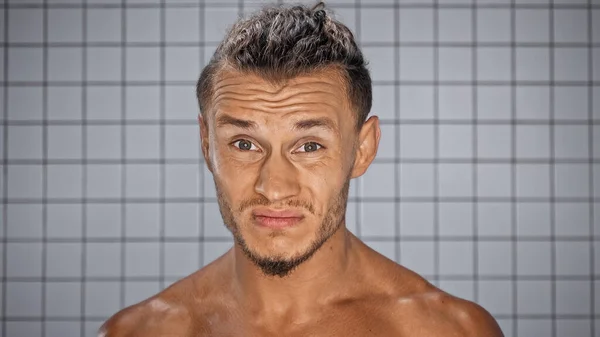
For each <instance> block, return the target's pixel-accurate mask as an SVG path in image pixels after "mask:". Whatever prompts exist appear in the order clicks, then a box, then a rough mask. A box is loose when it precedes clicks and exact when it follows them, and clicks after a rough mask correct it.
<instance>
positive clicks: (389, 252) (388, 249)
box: [365, 240, 396, 261]
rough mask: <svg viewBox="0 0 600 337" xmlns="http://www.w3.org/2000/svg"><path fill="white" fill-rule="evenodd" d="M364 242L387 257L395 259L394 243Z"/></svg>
mask: <svg viewBox="0 0 600 337" xmlns="http://www.w3.org/2000/svg"><path fill="white" fill-rule="evenodd" d="M365 244H366V245H367V246H369V247H371V248H372V249H373V250H375V251H376V252H378V253H379V254H381V255H383V256H385V257H387V258H388V259H390V260H392V261H395V260H396V243H395V242H389V241H368V240H365Z"/></svg>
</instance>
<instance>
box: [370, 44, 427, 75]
mask: <svg viewBox="0 0 600 337" xmlns="http://www.w3.org/2000/svg"><path fill="white" fill-rule="evenodd" d="M390 59H391V58H390ZM376 61H379V59H371V62H372V63H374V62H376ZM381 64H382V66H383V65H384V64H383V63H381ZM433 64H434V59H433V48H431V47H429V48H425V47H401V48H400V80H402V81H433V69H434V67H433ZM390 69H392V67H388V66H385V67H383V69H382V70H381V74H380V76H378V77H377V78H374V80H392V79H393V78H392V75H393V73H392V72H391V71H390ZM384 74H387V76H384Z"/></svg>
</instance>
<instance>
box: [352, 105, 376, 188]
mask: <svg viewBox="0 0 600 337" xmlns="http://www.w3.org/2000/svg"><path fill="white" fill-rule="evenodd" d="M380 138H381V129H380V128H379V118H378V117H377V116H371V117H370V118H369V119H368V120H367V121H366V122H365V123H364V124H363V126H362V128H361V129H360V132H359V134H358V142H357V146H356V155H355V157H354V166H353V167H352V175H351V177H352V178H357V177H360V176H362V175H363V174H364V173H365V172H366V171H367V168H369V165H371V162H373V159H375V155H377V149H378V148H379V139H380Z"/></svg>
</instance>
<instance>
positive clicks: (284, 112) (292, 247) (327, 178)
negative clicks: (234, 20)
mask: <svg viewBox="0 0 600 337" xmlns="http://www.w3.org/2000/svg"><path fill="white" fill-rule="evenodd" d="M214 87H215V92H214V95H213V101H212V102H211V109H210V111H209V112H207V113H206V115H205V116H204V119H203V120H202V121H201V126H202V137H203V151H205V152H204V153H205V156H206V158H207V162H208V165H209V167H210V169H211V171H212V173H213V177H214V181H215V186H216V189H217V195H218V201H219V207H220V210H221V214H222V216H223V220H224V222H225V225H226V226H227V227H228V228H229V230H230V231H231V232H232V233H233V235H234V238H235V240H236V243H237V244H238V245H239V246H240V247H241V248H242V250H243V251H244V252H245V253H246V255H247V256H248V257H249V258H250V259H251V260H252V261H254V262H255V263H256V264H257V265H258V266H259V267H260V268H261V269H262V270H263V272H265V274H270V275H279V276H284V275H286V274H287V273H288V272H289V271H291V270H292V269H293V268H294V267H295V266H296V265H298V264H300V263H302V262H303V261H305V260H306V259H308V258H309V257H310V256H311V255H312V254H313V253H314V252H315V251H316V250H317V249H318V248H319V247H320V246H321V245H322V244H323V243H324V242H325V241H326V240H327V239H328V238H329V237H330V236H331V235H333V234H334V232H335V231H336V230H337V229H338V228H339V226H340V225H341V224H342V223H343V220H344V214H345V210H346V202H347V196H348V186H349V179H350V177H351V172H352V167H353V164H354V159H355V152H356V144H357V139H358V136H359V134H358V132H357V131H356V128H355V123H356V117H355V114H354V111H353V110H351V108H350V105H349V102H348V99H347V96H346V89H345V87H344V86H343V84H342V83H341V82H340V77H339V76H337V73H334V71H333V70H332V71H325V72H320V73H317V74H312V75H306V76H301V77H297V78H294V79H292V80H289V81H287V82H286V83H284V84H281V85H274V84H272V83H269V82H267V81H265V80H263V79H262V78H260V77H258V76H254V75H249V74H240V73H233V72H229V73H222V74H221V76H219V79H218V80H217V81H216V82H215V84H214Z"/></svg>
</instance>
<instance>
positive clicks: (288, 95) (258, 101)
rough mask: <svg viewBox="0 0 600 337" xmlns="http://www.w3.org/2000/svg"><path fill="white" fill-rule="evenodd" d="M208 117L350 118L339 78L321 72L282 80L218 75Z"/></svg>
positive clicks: (336, 73)
mask: <svg viewBox="0 0 600 337" xmlns="http://www.w3.org/2000/svg"><path fill="white" fill-rule="evenodd" d="M213 88H214V89H213V95H212V98H211V104H210V109H208V112H209V113H210V114H211V115H214V114H216V113H219V112H221V111H223V110H227V111H228V112H229V113H232V112H243V111H252V110H255V109H256V110H258V111H262V112H266V113H286V112H293V111H297V112H312V111H321V112H333V113H348V114H350V102H349V99H348V95H347V88H346V85H345V81H344V79H343V76H342V75H341V74H340V72H339V71H338V70H334V69H324V70H320V71H315V72H312V73H308V74H304V75H300V76H296V77H293V78H290V79H285V80H277V81H273V80H269V79H266V78H264V77H261V76H260V75H258V74H255V73H246V72H239V71H233V70H227V71H222V72H221V73H220V74H219V76H217V78H216V79H215V81H214V84H213Z"/></svg>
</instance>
